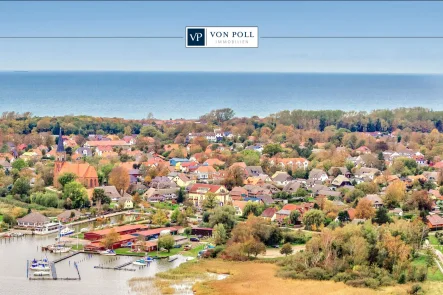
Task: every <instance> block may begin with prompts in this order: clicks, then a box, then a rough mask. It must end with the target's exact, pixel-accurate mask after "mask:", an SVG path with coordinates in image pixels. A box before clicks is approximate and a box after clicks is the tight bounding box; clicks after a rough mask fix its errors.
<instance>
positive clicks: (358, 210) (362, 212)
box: [355, 199, 375, 219]
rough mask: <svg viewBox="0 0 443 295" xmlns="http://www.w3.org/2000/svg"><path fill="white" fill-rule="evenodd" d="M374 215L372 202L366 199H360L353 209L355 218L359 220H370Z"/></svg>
mask: <svg viewBox="0 0 443 295" xmlns="http://www.w3.org/2000/svg"><path fill="white" fill-rule="evenodd" d="M374 215H375V209H374V207H372V202H371V201H370V200H368V199H361V200H360V201H359V202H358V204H357V207H355V217H357V218H361V219H371V218H372V217H374Z"/></svg>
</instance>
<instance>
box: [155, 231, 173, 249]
mask: <svg viewBox="0 0 443 295" xmlns="http://www.w3.org/2000/svg"><path fill="white" fill-rule="evenodd" d="M174 244H175V240H174V237H173V236H171V235H165V236H161V237H160V238H159V239H158V248H159V249H162V248H163V249H166V250H168V253H169V252H171V249H172V248H173V247H174Z"/></svg>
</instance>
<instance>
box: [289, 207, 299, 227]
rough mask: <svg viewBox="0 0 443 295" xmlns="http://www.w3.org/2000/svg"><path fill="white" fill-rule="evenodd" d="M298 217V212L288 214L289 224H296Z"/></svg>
mask: <svg viewBox="0 0 443 295" xmlns="http://www.w3.org/2000/svg"><path fill="white" fill-rule="evenodd" d="M299 217H300V212H299V211H298V210H293V211H292V212H291V213H290V214H289V221H290V222H291V224H298V223H299V221H298V218H299Z"/></svg>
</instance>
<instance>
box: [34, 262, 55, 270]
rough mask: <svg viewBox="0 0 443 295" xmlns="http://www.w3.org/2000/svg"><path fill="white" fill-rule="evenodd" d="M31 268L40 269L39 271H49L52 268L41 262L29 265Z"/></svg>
mask: <svg viewBox="0 0 443 295" xmlns="http://www.w3.org/2000/svg"><path fill="white" fill-rule="evenodd" d="M29 269H31V270H38V271H49V270H50V268H49V266H48V265H44V264H40V263H36V264H34V263H33V264H31V267H29Z"/></svg>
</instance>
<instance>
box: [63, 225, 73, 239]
mask: <svg viewBox="0 0 443 295" xmlns="http://www.w3.org/2000/svg"><path fill="white" fill-rule="evenodd" d="M74 232H75V230H74V229H72V228H69V227H65V228H64V229H62V230H61V231H60V237H64V236H69V235H72V234H73V233H74Z"/></svg>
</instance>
